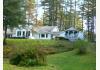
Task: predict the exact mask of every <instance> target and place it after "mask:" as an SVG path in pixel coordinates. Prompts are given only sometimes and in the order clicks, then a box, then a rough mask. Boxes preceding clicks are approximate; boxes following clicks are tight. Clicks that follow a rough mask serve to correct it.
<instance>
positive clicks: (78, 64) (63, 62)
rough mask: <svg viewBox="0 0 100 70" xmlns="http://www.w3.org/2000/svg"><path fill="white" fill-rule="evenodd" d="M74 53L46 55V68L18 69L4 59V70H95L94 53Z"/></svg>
mask: <svg viewBox="0 0 100 70" xmlns="http://www.w3.org/2000/svg"><path fill="white" fill-rule="evenodd" d="M75 52H76V51H75V50H74V51H69V52H64V53H59V54H53V55H48V57H47V63H48V65H47V66H35V67H18V66H14V65H11V64H9V62H8V59H4V70H96V58H95V54H94V53H88V54H86V55H81V56H80V55H76V54H75Z"/></svg>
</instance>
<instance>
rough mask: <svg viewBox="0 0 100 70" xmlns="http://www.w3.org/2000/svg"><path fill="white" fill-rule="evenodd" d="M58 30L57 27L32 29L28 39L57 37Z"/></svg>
mask: <svg viewBox="0 0 100 70" xmlns="http://www.w3.org/2000/svg"><path fill="white" fill-rule="evenodd" d="M58 32H59V29H58V27H57V26H39V27H33V29H32V36H31V37H30V39H52V38H55V37H56V36H57V33H58Z"/></svg>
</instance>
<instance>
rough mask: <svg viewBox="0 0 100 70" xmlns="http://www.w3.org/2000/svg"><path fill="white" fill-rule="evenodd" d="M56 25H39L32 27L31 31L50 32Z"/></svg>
mask: <svg viewBox="0 0 100 70" xmlns="http://www.w3.org/2000/svg"><path fill="white" fill-rule="evenodd" d="M56 27H57V26H40V27H33V29H32V30H33V31H34V32H37V33H51V32H52V31H53V29H54V28H56Z"/></svg>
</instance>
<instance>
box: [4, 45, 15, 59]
mask: <svg viewBox="0 0 100 70" xmlns="http://www.w3.org/2000/svg"><path fill="white" fill-rule="evenodd" d="M14 50H15V48H14V47H10V46H4V47H3V57H4V58H9V57H10V55H11V54H12V52H13V51H14Z"/></svg>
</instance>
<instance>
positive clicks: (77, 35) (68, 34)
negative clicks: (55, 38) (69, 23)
mask: <svg viewBox="0 0 100 70" xmlns="http://www.w3.org/2000/svg"><path fill="white" fill-rule="evenodd" d="M59 36H60V37H64V38H66V39H68V40H70V41H75V40H77V39H82V40H83V39H84V33H83V32H81V31H78V30H77V29H75V28H74V27H70V28H69V29H67V30H65V31H62V32H60V34H59Z"/></svg>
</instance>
